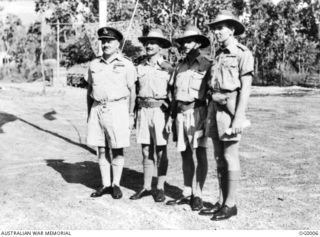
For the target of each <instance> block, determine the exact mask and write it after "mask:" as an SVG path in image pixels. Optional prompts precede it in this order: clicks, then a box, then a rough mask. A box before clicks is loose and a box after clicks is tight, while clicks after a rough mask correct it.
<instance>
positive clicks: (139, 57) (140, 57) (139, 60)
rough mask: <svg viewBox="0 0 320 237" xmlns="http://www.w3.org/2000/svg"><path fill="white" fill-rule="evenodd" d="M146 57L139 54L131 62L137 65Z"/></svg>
mask: <svg viewBox="0 0 320 237" xmlns="http://www.w3.org/2000/svg"><path fill="white" fill-rule="evenodd" d="M146 59H147V55H140V56H138V57H137V58H135V59H134V60H133V63H134V64H135V65H139V64H140V63H142V62H144V61H145V60H146Z"/></svg>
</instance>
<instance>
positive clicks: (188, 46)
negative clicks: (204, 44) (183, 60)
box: [183, 39, 201, 54]
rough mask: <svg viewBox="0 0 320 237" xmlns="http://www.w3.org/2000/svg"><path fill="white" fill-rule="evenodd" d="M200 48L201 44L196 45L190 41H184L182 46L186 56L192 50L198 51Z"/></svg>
mask: <svg viewBox="0 0 320 237" xmlns="http://www.w3.org/2000/svg"><path fill="white" fill-rule="evenodd" d="M200 46H201V44H199V43H197V42H196V41H194V40H192V39H189V40H186V41H185V42H184V44H183V47H184V50H185V53H186V54H188V53H190V52H191V51H192V50H193V49H198V48H199V47H200Z"/></svg>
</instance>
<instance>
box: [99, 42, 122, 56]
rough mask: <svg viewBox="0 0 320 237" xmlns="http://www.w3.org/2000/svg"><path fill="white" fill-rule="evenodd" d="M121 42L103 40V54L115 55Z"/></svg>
mask: <svg viewBox="0 0 320 237" xmlns="http://www.w3.org/2000/svg"><path fill="white" fill-rule="evenodd" d="M119 46H120V42H119V41H118V40H116V39H102V40H101V47H102V52H103V53H104V54H106V55H111V54H114V53H116V52H117V51H118V49H119Z"/></svg>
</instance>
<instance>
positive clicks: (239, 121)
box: [231, 116, 245, 134]
mask: <svg viewBox="0 0 320 237" xmlns="http://www.w3.org/2000/svg"><path fill="white" fill-rule="evenodd" d="M244 120H245V117H242V116H241V117H237V116H235V117H234V119H233V121H232V126H231V129H232V134H238V133H242V130H243V126H242V125H243V122H244Z"/></svg>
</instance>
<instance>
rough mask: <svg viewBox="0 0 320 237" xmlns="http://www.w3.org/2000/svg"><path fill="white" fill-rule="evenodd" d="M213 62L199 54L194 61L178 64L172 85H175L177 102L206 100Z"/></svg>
mask: <svg viewBox="0 0 320 237" xmlns="http://www.w3.org/2000/svg"><path fill="white" fill-rule="evenodd" d="M210 67H211V62H210V60H208V59H207V58H206V57H205V56H203V55H201V54H199V55H198V56H197V57H195V58H194V59H193V60H191V61H188V60H187V59H184V60H183V61H182V62H181V63H180V64H178V66H177V68H176V70H175V72H174V74H173V76H172V78H171V80H170V84H171V85H174V97H175V100H179V101H184V102H193V101H195V100H203V101H204V100H205V99H206V90H207V83H208V80H209V78H210V70H209V69H210Z"/></svg>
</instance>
